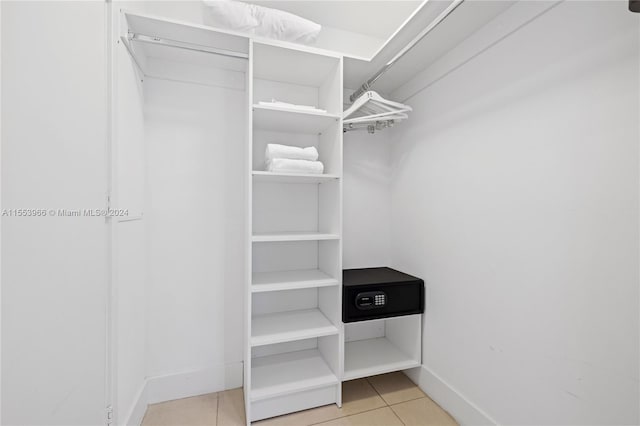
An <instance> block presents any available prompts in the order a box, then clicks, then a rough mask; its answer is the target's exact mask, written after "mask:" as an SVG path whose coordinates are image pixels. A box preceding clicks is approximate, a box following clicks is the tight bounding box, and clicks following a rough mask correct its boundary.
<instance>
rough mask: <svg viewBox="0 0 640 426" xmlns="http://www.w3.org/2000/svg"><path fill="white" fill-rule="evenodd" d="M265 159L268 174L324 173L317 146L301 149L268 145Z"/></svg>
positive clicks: (274, 144)
mask: <svg viewBox="0 0 640 426" xmlns="http://www.w3.org/2000/svg"><path fill="white" fill-rule="evenodd" d="M264 158H265V163H266V167H265V170H266V171H268V172H277V173H318V174H321V173H322V172H323V171H324V165H323V164H322V162H320V161H318V150H317V149H316V147H315V146H310V147H308V148H300V147H297V146H288V145H279V144H277V143H270V144H267V149H266V151H265V154H264Z"/></svg>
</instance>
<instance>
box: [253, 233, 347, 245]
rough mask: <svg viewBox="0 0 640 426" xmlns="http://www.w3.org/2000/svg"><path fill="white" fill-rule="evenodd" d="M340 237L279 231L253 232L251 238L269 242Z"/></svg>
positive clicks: (335, 238) (260, 241) (258, 241)
mask: <svg viewBox="0 0 640 426" xmlns="http://www.w3.org/2000/svg"><path fill="white" fill-rule="evenodd" d="M338 239H340V236H339V235H338V234H327V233H320V232H278V233H260V234H253V237H252V239H251V240H252V241H253V242H254V243H269V242H283V241H321V240H338Z"/></svg>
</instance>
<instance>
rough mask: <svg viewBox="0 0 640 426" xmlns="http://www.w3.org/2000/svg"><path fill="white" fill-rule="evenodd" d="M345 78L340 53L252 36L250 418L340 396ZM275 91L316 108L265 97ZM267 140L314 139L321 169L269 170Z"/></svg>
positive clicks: (282, 97)
mask: <svg viewBox="0 0 640 426" xmlns="http://www.w3.org/2000/svg"><path fill="white" fill-rule="evenodd" d="M342 86H343V58H342V57H341V56H340V55H337V54H331V53H328V52H326V53H320V52H318V51H317V50H315V49H310V48H306V47H305V46H299V47H296V46H291V45H286V46H284V45H282V44H279V43H276V42H274V43H273V44H271V43H269V42H265V41H260V42H257V41H254V40H252V41H251V42H250V48H249V68H248V72H247V92H248V103H249V111H248V133H247V147H248V152H247V168H248V170H247V176H248V185H247V191H246V193H247V209H248V214H247V218H248V222H247V236H246V238H247V240H246V241H247V244H248V250H247V253H248V256H247V259H246V264H247V267H246V288H245V309H246V312H245V320H246V326H245V333H246V334H245V378H244V391H245V405H246V407H245V408H246V413H247V423H250V422H252V421H257V420H261V419H264V418H268V417H273V416H278V415H282V414H286V413H290V412H294V411H299V410H305V409H309V408H313V407H317V406H321V405H327V404H337V405H338V406H341V405H342V394H341V378H342V375H343V372H344V326H343V324H342V315H341V313H342V304H341V303H342V134H343V132H342V119H341V117H342V99H343V98H342V90H343V89H342ZM274 99H275V100H277V101H282V102H287V103H290V104H298V105H312V106H315V107H317V108H318V110H317V111H313V112H312V113H310V112H309V111H308V110H303V109H300V110H296V109H295V108H280V107H278V106H277V105H267V106H265V105H261V104H260V102H261V101H265V102H269V101H272V100H274ZM322 110H324V111H326V112H323V111H322ZM268 143H281V144H285V145H294V146H301V147H306V146H311V145H313V146H315V147H317V149H318V152H319V155H320V158H319V160H320V161H322V162H323V164H324V166H325V168H324V174H322V175H311V174H304V173H297V174H286V173H269V172H267V171H265V170H264V151H265V147H266V145H267V144H268ZM292 318H293V319H295V318H299V320H295V321H294V320H292Z"/></svg>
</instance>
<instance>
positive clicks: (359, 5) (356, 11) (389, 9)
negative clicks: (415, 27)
mask: <svg viewBox="0 0 640 426" xmlns="http://www.w3.org/2000/svg"><path fill="white" fill-rule="evenodd" d="M422 2H423V1H422V0H419V1H416V0H411V1H409V0H375V1H362V0H359V1H357V0H356V1H353V0H346V1H344V0H276V1H268V0H245V3H253V4H257V5H261V6H266V7H271V8H274V9H280V10H284V11H286V12H290V13H294V14H296V15H299V16H302V17H303V18H306V19H310V20H312V21H314V22H317V23H319V24H321V25H323V26H328V27H333V28H338V29H341V30H345V31H351V32H355V33H359V34H365V35H368V36H371V37H375V38H379V39H387V38H388V37H390V36H391V35H392V34H393V33H394V32H395V31H396V30H397V29H398V28H399V27H400V26H401V25H402V23H403V22H404V21H405V20H406V19H407V18H409V16H411V14H412V13H413V12H414V11H415V10H416V9H417V8H418V7H419V6H420V4H422Z"/></svg>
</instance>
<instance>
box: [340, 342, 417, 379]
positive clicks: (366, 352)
mask: <svg viewBox="0 0 640 426" xmlns="http://www.w3.org/2000/svg"><path fill="white" fill-rule="evenodd" d="M344 358H345V359H344V378H343V379H344V380H352V379H358V378H361V377H367V376H373V375H376V374H384V373H388V372H391V371H398V370H404V369H407V368H413V367H418V366H420V360H419V359H412V358H411V357H410V356H408V355H406V354H405V353H403V352H402V351H400V350H399V349H398V348H397V347H396V346H395V345H394V344H393V343H391V342H390V341H389V339H387V338H386V337H378V338H375V339H366V340H356V341H353V342H346V343H345V346H344Z"/></svg>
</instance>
